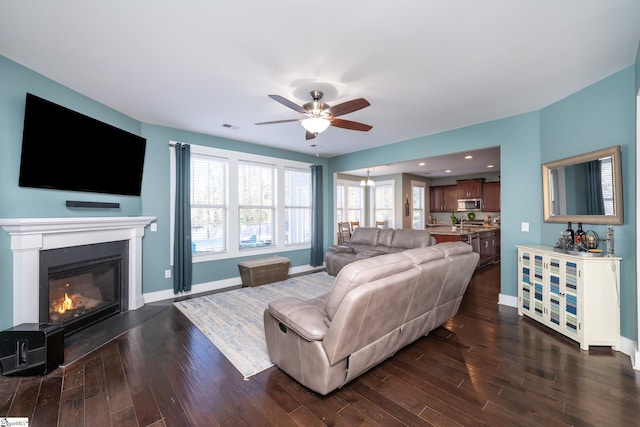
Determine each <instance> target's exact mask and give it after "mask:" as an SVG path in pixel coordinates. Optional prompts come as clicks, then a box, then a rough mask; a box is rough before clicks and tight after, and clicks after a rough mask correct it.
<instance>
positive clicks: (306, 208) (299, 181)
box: [284, 168, 311, 245]
mask: <svg viewBox="0 0 640 427" xmlns="http://www.w3.org/2000/svg"><path fill="white" fill-rule="evenodd" d="M284 209H285V221H284V231H285V244H287V245H289V244H299V243H310V242H311V172H310V171H306V170H299V169H290V168H285V170H284Z"/></svg>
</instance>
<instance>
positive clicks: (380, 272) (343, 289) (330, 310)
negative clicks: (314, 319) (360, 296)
mask: <svg viewBox="0 0 640 427" xmlns="http://www.w3.org/2000/svg"><path fill="white" fill-rule="evenodd" d="M412 267H413V262H412V261H411V258H409V257H406V256H404V255H403V254H399V253H398V254H388V255H380V256H377V257H373V258H369V259H363V260H360V261H356V262H353V263H351V264H348V265H346V266H345V267H344V268H343V269H342V270H340V273H338V276H336V280H335V281H334V282H333V286H332V287H331V290H330V291H329V297H328V298H327V303H326V305H325V312H326V314H327V317H328V318H329V319H333V316H334V315H335V313H336V310H338V307H339V306H340V304H341V303H342V300H343V299H344V297H345V295H347V294H348V293H349V292H350V291H351V290H353V289H355V288H357V287H358V286H361V285H364V284H367V283H370V282H373V281H375V280H378V279H382V278H385V277H388V276H391V275H393V274H396V273H400V272H402V271H405V270H409V269H411V268H412Z"/></svg>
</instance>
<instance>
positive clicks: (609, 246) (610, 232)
mask: <svg viewBox="0 0 640 427" xmlns="http://www.w3.org/2000/svg"><path fill="white" fill-rule="evenodd" d="M607 254H609V255H613V227H612V226H611V224H609V225H608V226H607Z"/></svg>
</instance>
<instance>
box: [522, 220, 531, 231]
mask: <svg viewBox="0 0 640 427" xmlns="http://www.w3.org/2000/svg"><path fill="white" fill-rule="evenodd" d="M521 230H522V231H524V232H529V223H528V222H523V223H522V225H521Z"/></svg>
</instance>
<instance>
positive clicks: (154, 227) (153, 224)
mask: <svg viewBox="0 0 640 427" xmlns="http://www.w3.org/2000/svg"><path fill="white" fill-rule="evenodd" d="M150 228H151V231H158V223H157V222H152V223H151V227H150Z"/></svg>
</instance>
